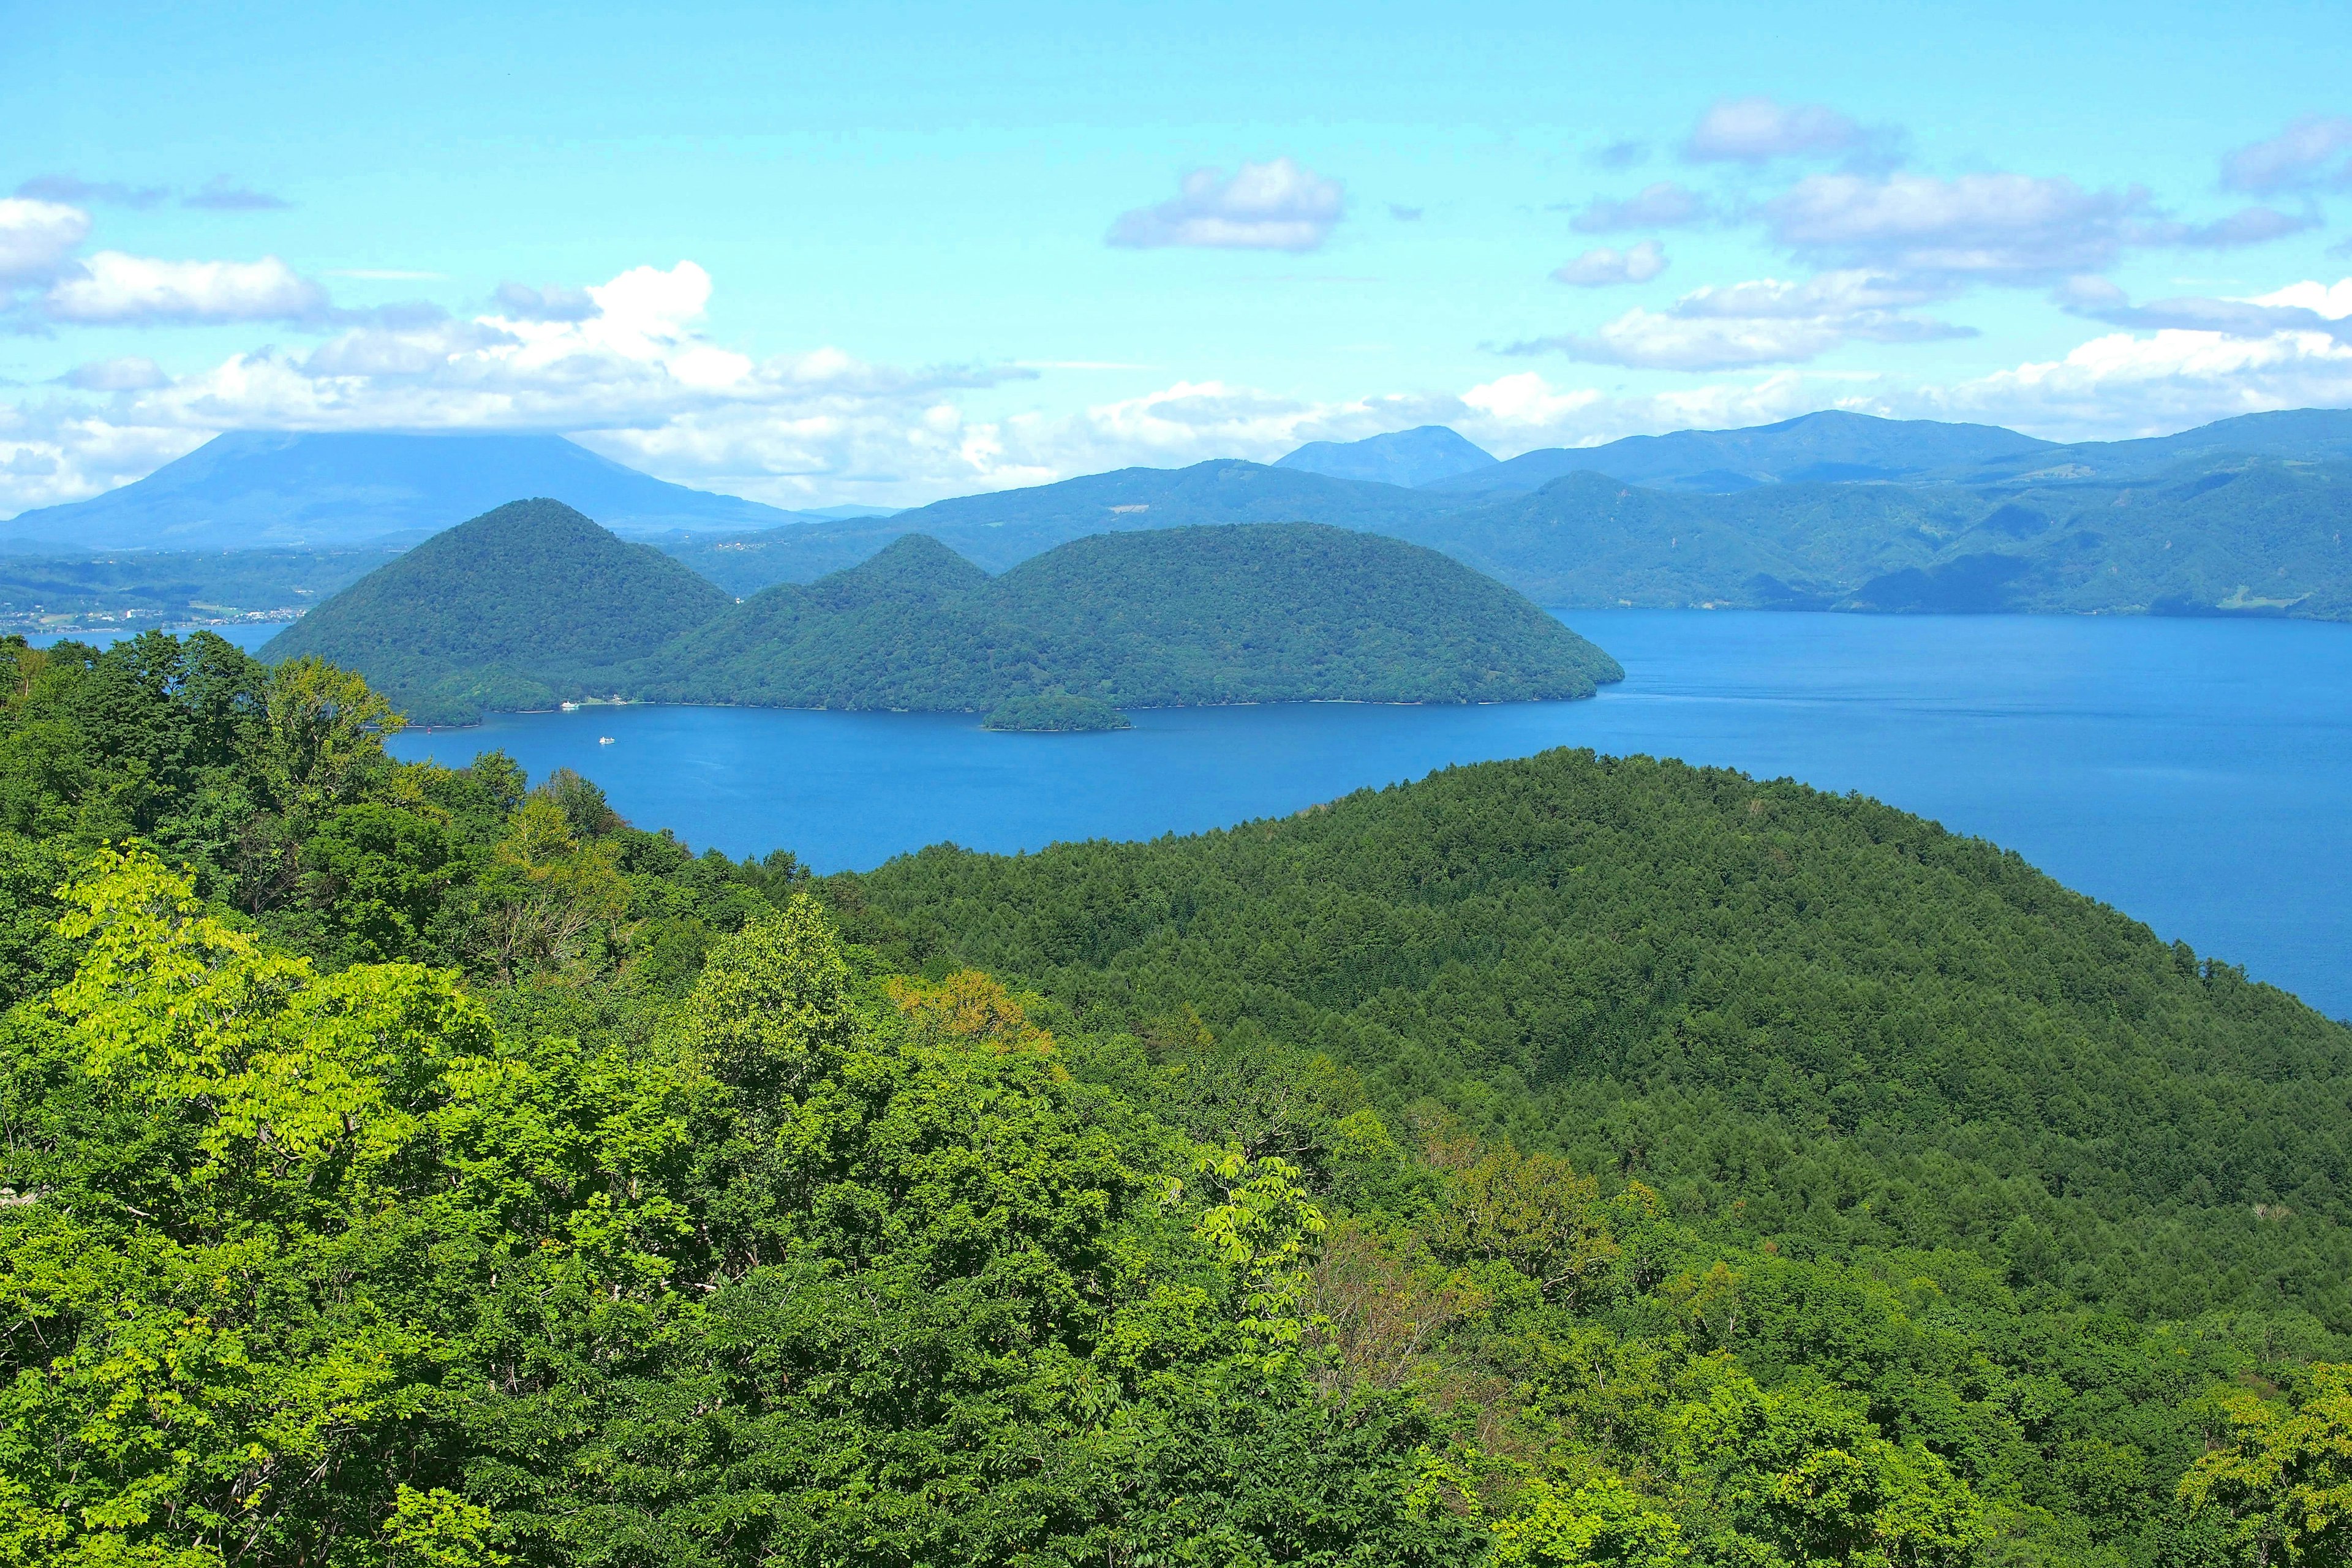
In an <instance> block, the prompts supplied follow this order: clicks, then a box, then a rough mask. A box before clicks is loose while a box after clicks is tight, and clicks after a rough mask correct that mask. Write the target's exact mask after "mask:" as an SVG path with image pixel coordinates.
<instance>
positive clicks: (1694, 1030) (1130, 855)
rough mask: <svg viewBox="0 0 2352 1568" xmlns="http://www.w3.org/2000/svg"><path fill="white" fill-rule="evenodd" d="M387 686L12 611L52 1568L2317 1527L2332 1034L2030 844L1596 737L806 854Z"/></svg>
mask: <svg viewBox="0 0 2352 1568" xmlns="http://www.w3.org/2000/svg"><path fill="white" fill-rule="evenodd" d="M901 564H904V565H906V566H907V567H908V568H909V569H908V570H907V571H904V572H902V573H899V574H898V575H897V577H896V578H895V580H894V581H893V582H891V583H889V584H879V585H875V588H876V592H877V594H878V595H900V596H902V597H913V598H920V597H922V596H924V595H928V594H930V593H933V592H935V591H937V590H938V589H939V588H940V586H942V585H943V583H944V584H946V585H949V586H951V585H952V580H951V578H947V577H946V575H945V574H944V573H942V572H941V571H940V570H939V569H940V568H946V569H947V570H948V571H949V572H951V571H952V567H951V566H950V563H946V562H943V561H940V560H937V559H934V560H933V561H931V562H929V563H926V562H924V561H922V560H920V559H916V560H913V561H908V562H903V563H901ZM398 726H399V717H398V715H397V714H396V713H395V712H394V711H393V710H391V708H390V707H389V706H388V705H387V704H386V703H385V702H384V701H383V699H382V698H381V697H380V696H378V695H377V694H375V693H373V692H371V691H369V690H368V689H367V688H366V687H365V686H364V685H363V684H362V683H361V682H360V681H358V680H357V679H354V678H352V677H351V676H350V675H348V674H346V673H344V672H341V671H339V670H336V669H334V668H331V667H329V666H326V665H323V664H321V663H320V662H319V661H317V660H315V659H308V658H296V659H289V660H287V661H285V662H283V663H280V664H278V665H277V666H275V667H269V666H265V665H262V664H260V663H259V662H257V661H256V660H254V659H251V658H247V657H246V656H245V655H243V654H241V653H239V652H238V651H237V650H236V648H234V647H230V646H229V645H228V644H226V642H223V641H222V640H221V639H219V638H217V637H209V636H202V635H200V636H196V637H191V638H189V639H187V640H186V641H185V642H181V641H177V640H175V639H173V638H171V637H164V636H162V635H160V634H149V635H147V636H144V637H138V638H133V639H126V640H124V641H121V642H118V643H116V644H114V645H113V646H112V647H109V648H107V649H104V650H100V649H96V648H91V647H79V646H77V645H74V644H70V643H66V644H60V645H58V647H53V648H49V649H35V648H31V647H26V645H25V644H24V643H23V642H22V641H21V640H16V639H0V1129H5V1133H6V1136H5V1138H0V1302H5V1313H0V1524H5V1530H0V1542H5V1552H6V1554H7V1558H8V1561H9V1562H10V1563H22V1564H25V1565H26V1568H36V1565H37V1568H50V1565H52V1564H55V1565H58V1568H109V1565H131V1568H138V1565H148V1568H223V1565H225V1564H228V1563H236V1564H239V1565H241V1568H362V1565H374V1564H389V1565H391V1568H582V1565H583V1564H584V1565H589V1568H837V1565H839V1564H843V1563H889V1564H898V1565H902V1568H1045V1565H1059V1568H1077V1565H1079V1564H1086V1563H1114V1564H1117V1563H1127V1564H1138V1565H1140V1564H1150V1563H1164V1564H1171V1565H1176V1568H1228V1565H1232V1564H1247V1565H1252V1568H1271V1565H1275V1564H1285V1565H1293V1564H1295V1565H1301V1568H1307V1565H1312V1568H1602V1565H1608V1564H1614V1565H1619V1568H1684V1565H1688V1568H1798V1565H1801V1568H1995V1565H2018V1564H2033V1565H2036V1568H2245V1565H2249V1564H2255V1563H2267V1564H2270V1565H2272V1568H2293V1565H2294V1564H2321V1563H2340V1562H2343V1561H2344V1560H2345V1545H2346V1542H2345V1531H2346V1528H2347V1524H2346V1520H2345V1516H2344V1514H2343V1512H2342V1510H2341V1509H2340V1507H2339V1506H2338V1500H2339V1499H2340V1497H2341V1494H2342V1489H2344V1487H2345V1486H2346V1485H2347V1483H2348V1482H2352V1474H2348V1473H2347V1461H2346V1459H2345V1455H2347V1453H2352V1365H2347V1360H2352V1338H2348V1337H2347V1331H2352V1313H2348V1312H2347V1307H2346V1302H2345V1299H2344V1298H2345V1289H2346V1280H2347V1278H2352V1269H2347V1257H2346V1243H2345V1240H2344V1236H2345V1232H2344V1230H2343V1228H2342V1225H2341V1222H2342V1220H2343V1219H2344V1217H2345V1213H2344V1211H2345V1196H2344V1192H2343V1187H2342V1183H2343V1173H2344V1171H2345V1159H2344V1150H2343V1147H2342V1144H2341V1140H2342V1139H2343V1137H2344V1136H2345V1133H2344V1131H2343V1130H2344V1129H2345V1128H2346V1127H2347V1125H2352V1119H2348V1118H2347V1115H2346V1110H2347V1106H2346V1080H2347V1054H2352V1047H2347V1031H2346V1030H2345V1029H2344V1028H2343V1027H2342V1026H2336V1025H2331V1024H2327V1023H2326V1022H2324V1021H2322V1020H2320V1019H2318V1018H2316V1017H2315V1016H2313V1015H2312V1014H2310V1013H2309V1012H2308V1011H2307V1010H2305V1009H2304V1008H2302V1007H2300V1006H2299V1005H2296V1004H2295V1003H2294V1001H2293V1000H2292V999H2291V998H2288V997H2285V996H2284V995H2281V994H2279V993H2277V992H2274V991H2271V990H2268V989H2266V988H2263V987H2261V986H2256V985H2250V984H2247V983H2246V982H2245V981H2244V980H2243V979H2242V977H2241V976H2240V975H2239V974H2238V973H2236V972H2235V971H2233V970H2231V968H2229V967H2228V966H2227V965H2226V964H2223V963H2217V962H2214V961H2211V960H2202V961H2200V960H2199V959H2197V958H2196V957H2195V956H2194V955H2192V954H2190V953H2189V952H2187V951H2186V950H2184V949H2179V948H2168V947H2164V946H2162V945H2160V944H2158V942H2155V941H2154V940H2153V939H2151V938H2150V937H2149V936H2148V935H2147V932H2146V931H2142V930H2140V929H2139V928H2138V927H2137V926H2135V925H2133V924H2132V923H2131V922H2130V921H2126V920H2125V919H2123V918H2122V917H2120V916H2118V915H2116V914H2114V913H2113V912H2111V911H2108V910H2103V909H2100V908H2099V907H2097V906H2095V905H2093V904H2090V903H2088V902H2087V901H2086V900H2081V899H2079V898H2077V897H2075V896H2074V895H2072V894H2069V893H2066V892H2065V891H2063V889H2058V888H2056V887H2055V886H2053V884H2051V883H2050V882H2049V881H2047V880H2046V879H2043V878H2042V877H2040V876H2038V875H2037V874H2035V873H2034V872H2033V871H2032V870H2031V869H2030V868H2027V867H2025V866H2024V865H2022V864H2021V862H2019V861H2017V860H2016V859H2015V858H2013V857H2008V856H2003V855H2001V854H2000V852H1999V851H1997V850H1994V849H1992V848H1990V847H1987V846H1984V845H1980V844H1976V843H1971V842H1968V841H1962V840H1956V839H1953V838H1950V837H1948V836H1946V835H1943V834H1941V833H1939V832H1937V830H1936V829H1934V828H1933V827H1931V826H1928V825H1927V824H1924V823H1920V822H1918V821H1917V820H1916V819H1914V818H1910V817H1906V816H1902V815H1901V814H1899V813H1895V812H1893V811H1890V810H1887V809H1886V808H1885V807H1883V806H1878V805H1874V804H1872V803H1869V802H1866V801H1863V800H1860V799H1858V798H1845V799H1838V798H1834V797H1829V796H1822V795H1814V794H1811V792H1808V791H1804V790H1801V789H1799V788H1797V787H1795V786H1793V785H1790V784H1759V783H1756V782H1755V781H1752V780H1748V779H1745V778H1742V777H1739V776H1738V775H1737V774H1731V773H1697V772H1694V771H1692V770H1689V769H1685V768H1680V767H1677V766H1675V765H1672V764H1661V763H1650V762H1646V761H1641V760H1633V761H1628V762H1622V763H1604V762H1600V761H1597V760H1595V759H1593V758H1591V757H1590V756H1584V755H1578V754H1572V753H1565V752H1560V753H1552V754H1550V755H1548V756H1545V757H1541V758H1538V759H1535V760H1533V761H1531V762H1528V763H1504V764H1490V765H1487V766H1484V767H1479V768H1472V769H1463V770H1456V771H1454V772H1450V773H1444V774H1441V775H1438V776H1437V777H1435V778H1433V779H1431V780H1428V781H1424V782H1423V783H1422V784H1414V785H1409V786H1405V787H1403V788H1399V789H1394V790H1389V791H1384V792H1380V793H1378V794H1368V795H1358V796H1352V797H1350V798H1349V799H1347V800H1344V801H1341V802H1339V803H1336V804H1335V805H1333V806H1331V807H1330V808H1328V809H1327V810H1320V811H1315V812H1309V813H1306V814H1303V815H1302V816H1299V817H1297V818H1296V819H1293V820H1290V821H1286V822H1265V823H1252V824H1247V825H1244V826H1241V827H1239V828H1236V829H1234V830H1232V831H1230V832H1227V833H1223V834H1215V835H1209V836H1204V837H1196V838H1192V839H1185V840H1175V839H1170V840H1164V841H1162V842H1160V843H1158V844H1154V845H1142V846H1139V845H1126V846H1113V845H1084V846H1070V847H1062V848H1057V849H1054V850H1050V851H1048V852H1046V853H1045V854H1044V855H1038V856H1030V857H1026V858H1015V859H1011V860H1000V859H992V858H984V857H974V856H968V855H963V854H961V853H958V852H956V851H953V850H934V851H930V852H927V853H926V854H924V855H922V856H920V857H918V858H912V859H909V860H906V861H902V862H899V863H898V864H896V865H893V866H891V867H889V868H886V869H885V870H883V871H882V872H880V873H878V874H876V875H874V876H870V877H866V878H857V877H839V878H833V879H814V878H812V877H810V876H808V875H807V874H806V873H805V872H804V871H803V869H802V868H800V867H799V866H798V865H797V864H796V863H795V862H794V861H793V858H792V857H791V856H790V855H789V854H787V853H784V852H782V851H781V850H779V851H777V852H776V853H773V854H772V855H770V856H768V857H767V858H765V859H763V860H761V861H760V862H758V863H756V864H755V863H751V862H748V861H747V862H741V863H737V862H731V861H730V860H728V859H726V858H724V857H722V856H719V855H718V854H716V853H715V852H714V853H706V854H704V855H702V856H699V857H697V856H695V855H693V854H691V853H690V852H689V851H688V849H687V847H685V846H683V845H681V844H680V843H678V841H677V839H676V838H675V837H672V836H670V835H668V834H667V833H661V832H656V831H648V830H646V829H645V828H642V827H636V826H631V825H629V824H628V823H626V822H625V821H623V820H622V819H621V818H620V816H618V815H617V814H616V813H615V812H614V810H613V809H612V808H611V806H610V805H608V804H607V802H606V801H605V799H604V796H603V795H602V794H601V793H600V792H599V791H598V790H597V789H596V788H595V786H594V785H593V784H591V783H590V782H588V781H587V780H585V779H583V778H580V777H579V776H577V775H576V774H572V773H568V772H562V771H559V772H558V773H555V774H554V775H552V776H551V777H549V778H546V779H544V780H539V781H531V780H528V779H526V778H525V777H524V776H523V775H522V773H521V772H520V769H518V768H517V767H516V766H515V765H514V764H513V763H511V762H510V761H509V760H508V759H507V758H505V757H503V756H500V755H499V754H497V753H495V752H493V753H488V754H485V755H483V756H481V757H478V758H477V759H476V760H475V761H474V763H473V764H472V765H471V766H469V767H466V768H460V769H449V768H443V767H436V766H434V765H431V764H429V763H427V764H401V763H395V762H394V761H393V760H392V759H391V758H390V757H388V756H387V755H386V754H385V752H384V751H383V743H382V741H383V734H384V733H386V732H387V731H392V730H395V729H397V728H398ZM981 955H993V957H994V960H995V961H996V962H998V963H1001V964H1002V965H1003V969H1002V972H1001V973H999V974H996V975H992V974H990V973H986V972H984V971H981V970H975V969H971V968H966V967H959V965H960V964H961V963H967V962H969V961H971V959H974V958H977V957H979V956H981ZM1008 982H1009V984H1008ZM1032 987H1034V989H1033V988H1032ZM1562 1151H1566V1152H1565V1153H1563V1152H1562Z"/></svg>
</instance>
